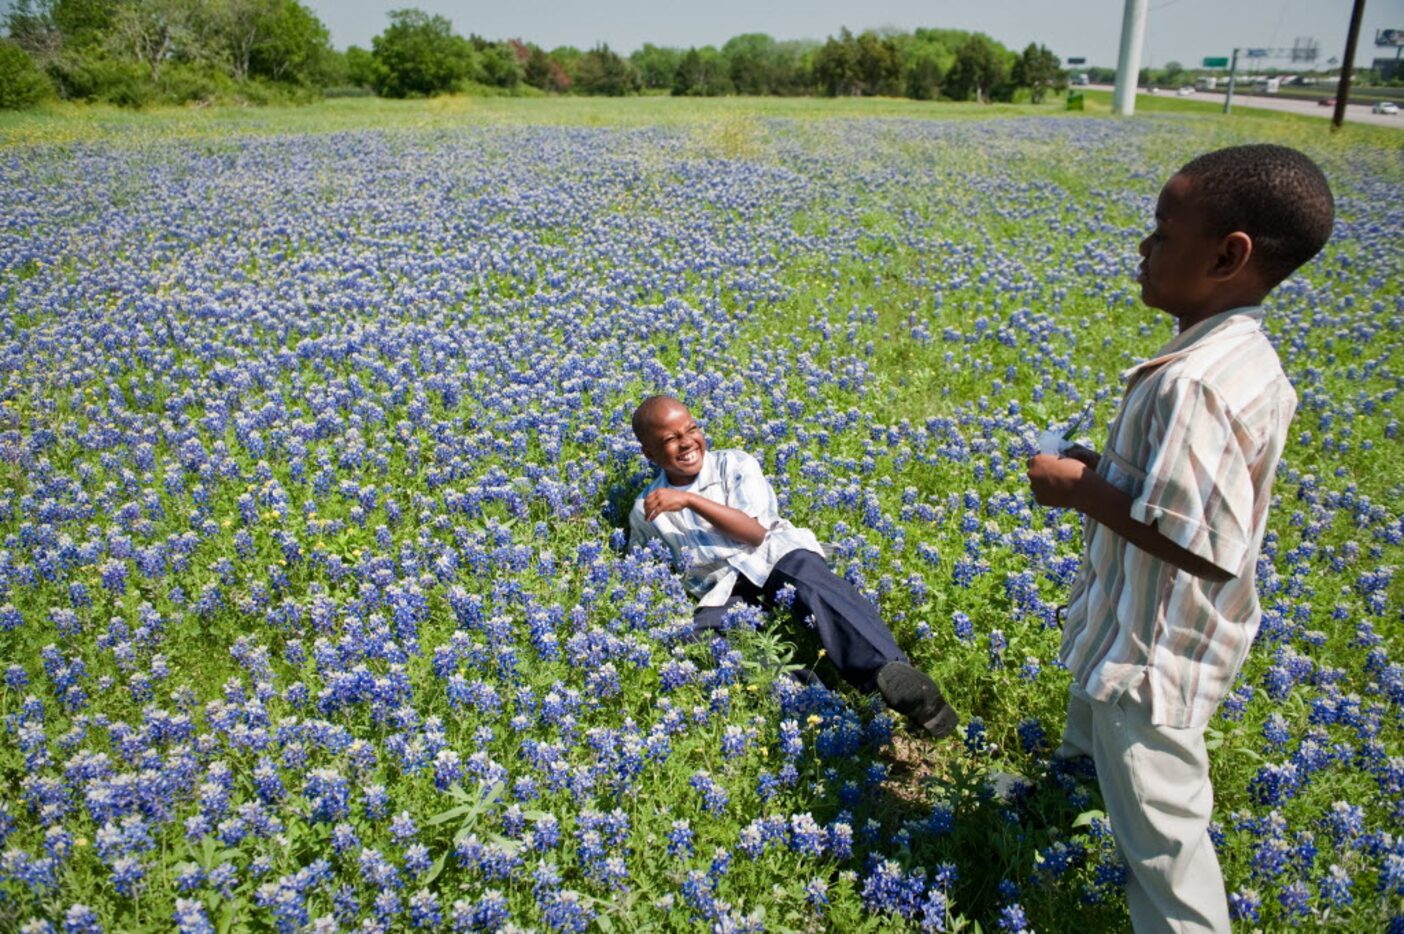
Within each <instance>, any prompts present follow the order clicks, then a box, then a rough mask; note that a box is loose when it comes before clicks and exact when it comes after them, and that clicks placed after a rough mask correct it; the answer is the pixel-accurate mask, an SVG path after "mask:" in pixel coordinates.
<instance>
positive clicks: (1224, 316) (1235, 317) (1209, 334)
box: [1121, 305, 1263, 380]
mask: <svg viewBox="0 0 1404 934" xmlns="http://www.w3.org/2000/svg"><path fill="white" fill-rule="evenodd" d="M1262 321H1263V308H1262V306H1261V305H1245V306H1243V307H1242V308H1230V309H1229V310H1228V311H1224V312H1220V313H1219V314H1217V315H1215V316H1214V317H1212V318H1205V319H1204V320H1203V321H1201V322H1199V323H1198V324H1196V325H1195V326H1194V327H1192V328H1190V329H1189V330H1187V331H1181V332H1180V333H1179V334H1176V335H1175V336H1174V337H1173V338H1171V339H1170V341H1169V342H1168V343H1166V345H1165V346H1164V347H1161V348H1160V350H1159V351H1157V352H1156V355H1155V356H1154V357H1151V358H1150V359H1149V360H1143V361H1142V362H1140V363H1138V364H1136V365H1135V366H1133V367H1131V368H1130V369H1129V370H1125V371H1123V372H1122V374H1121V378H1122V379H1123V380H1130V379H1134V378H1135V377H1136V376H1137V375H1139V374H1140V373H1143V372H1145V371H1146V370H1149V369H1153V368H1154V367H1158V366H1161V365H1162V364H1165V363H1169V362H1170V361H1171V360H1174V359H1175V358H1177V357H1183V356H1184V355H1185V354H1187V353H1189V352H1190V351H1191V350H1193V349H1194V348H1195V347H1196V346H1199V345H1201V344H1208V343H1212V342H1214V341H1216V340H1220V339H1222V338H1225V337H1230V336H1234V335H1238V334H1242V333H1243V332H1245V331H1255V330H1257V329H1258V328H1259V327H1261V326H1262Z"/></svg>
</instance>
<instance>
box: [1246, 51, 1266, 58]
mask: <svg viewBox="0 0 1404 934" xmlns="http://www.w3.org/2000/svg"><path fill="white" fill-rule="evenodd" d="M1243 54H1244V55H1245V56H1247V57H1248V58H1267V54H1268V50H1267V49H1244V50H1243Z"/></svg>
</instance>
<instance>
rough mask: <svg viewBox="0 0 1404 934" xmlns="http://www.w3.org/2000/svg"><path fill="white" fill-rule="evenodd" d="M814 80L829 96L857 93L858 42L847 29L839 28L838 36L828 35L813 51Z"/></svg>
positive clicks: (858, 82) (858, 81)
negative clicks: (815, 50) (821, 44)
mask: <svg viewBox="0 0 1404 934" xmlns="http://www.w3.org/2000/svg"><path fill="white" fill-rule="evenodd" d="M813 68H814V80H815V82H816V83H817V84H818V85H819V88H820V90H821V91H822V92H823V93H825V94H827V95H829V96H830V97H838V96H840V95H843V96H848V95H852V94H857V93H858V88H859V85H860V78H859V74H858V43H857V42H856V41H855V40H854V38H853V34H852V33H851V32H849V31H848V30H847V29H840V30H839V34H838V38H837V39H835V38H834V37H833V36H830V37H829V38H828V40H827V41H825V43H824V45H823V46H822V47H820V49H819V50H818V51H817V52H815V53H814V65H813Z"/></svg>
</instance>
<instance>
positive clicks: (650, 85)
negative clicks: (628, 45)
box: [629, 42, 685, 90]
mask: <svg viewBox="0 0 1404 934" xmlns="http://www.w3.org/2000/svg"><path fill="white" fill-rule="evenodd" d="M684 54H685V53H684V52H683V51H682V49H670V48H664V47H662V46H657V45H653V44H652V43H649V42H645V43H644V44H643V48H641V49H639V50H638V51H636V52H634V54H632V55H630V56H629V63H630V64H631V65H633V66H634V70H635V71H637V72H638V73H639V82H640V83H641V84H642V85H643V86H644V87H645V88H647V89H649V90H668V89H671V88H672V87H673V81H674V79H675V78H676V77H677V74H678V66H679V65H681V64H682V60H683V55H684Z"/></svg>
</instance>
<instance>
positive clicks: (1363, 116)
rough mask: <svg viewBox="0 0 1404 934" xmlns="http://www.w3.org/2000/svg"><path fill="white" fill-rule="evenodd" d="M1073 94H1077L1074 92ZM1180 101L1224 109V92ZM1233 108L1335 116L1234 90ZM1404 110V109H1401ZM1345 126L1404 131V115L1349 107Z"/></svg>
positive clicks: (1106, 87)
mask: <svg viewBox="0 0 1404 934" xmlns="http://www.w3.org/2000/svg"><path fill="white" fill-rule="evenodd" d="M1088 87H1091V88H1093V89H1095V90H1098V91H1112V90H1114V88H1113V87H1112V86H1111V85H1110V84H1093V85H1088ZM1074 90H1076V89H1075V88H1074ZM1136 96H1137V97H1138V98H1141V97H1147V96H1148V95H1147V92H1145V91H1137V92H1136ZM1155 96H1156V97H1176V96H1177V95H1176V94H1175V92H1174V90H1166V89H1163V88H1162V89H1161V90H1159V91H1156V93H1155ZM1180 100H1186V101H1204V102H1205V103H1209V104H1217V105H1218V106H1219V107H1223V105H1224V92H1223V91H1195V92H1194V93H1193V94H1187V95H1185V96H1184V97H1182V98H1180ZM1233 106H1234V109H1235V110H1236V109H1237V108H1239V107H1240V106H1241V107H1257V108H1259V109H1260V110H1281V111H1284V112H1287V113H1296V114H1305V115H1306V116H1308V117H1320V118H1322V119H1323V120H1330V119H1331V115H1332V114H1333V113H1335V107H1322V106H1321V105H1320V104H1318V103H1317V102H1316V101H1299V100H1293V99H1291V98H1288V97H1270V96H1264V95H1251V96H1250V95H1247V94H1244V93H1243V92H1242V91H1241V90H1238V89H1235V90H1234V92H1233ZM1401 109H1404V108H1401ZM1345 119H1346V123H1372V124H1375V125H1376V126H1392V127H1395V128H1398V129H1404V113H1397V114H1394V115H1393V116H1390V115H1388V114H1372V113H1370V105H1369V104H1348V105H1346V116H1345Z"/></svg>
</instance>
